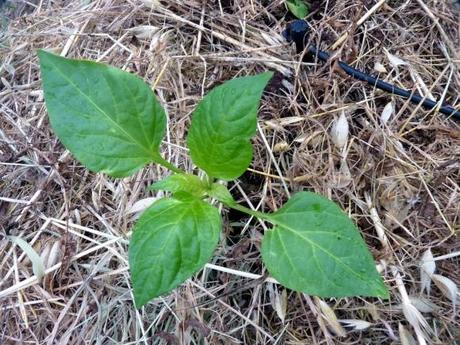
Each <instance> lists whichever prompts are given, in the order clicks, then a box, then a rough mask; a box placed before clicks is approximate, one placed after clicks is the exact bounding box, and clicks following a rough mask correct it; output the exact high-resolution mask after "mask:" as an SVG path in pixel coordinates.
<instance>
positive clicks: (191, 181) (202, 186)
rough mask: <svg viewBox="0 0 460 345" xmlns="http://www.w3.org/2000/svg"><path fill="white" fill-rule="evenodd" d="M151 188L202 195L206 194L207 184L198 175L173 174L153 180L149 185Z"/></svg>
mask: <svg viewBox="0 0 460 345" xmlns="http://www.w3.org/2000/svg"><path fill="white" fill-rule="evenodd" d="M150 189H152V190H165V191H168V192H171V193H178V192H185V193H188V194H190V195H194V196H197V197H202V196H204V195H206V190H207V189H208V186H207V184H206V182H205V181H203V180H201V179H200V178H199V177H198V176H195V175H190V174H174V175H171V176H168V177H166V178H165V179H163V180H161V181H158V182H155V183H154V184H152V185H151V186H150Z"/></svg>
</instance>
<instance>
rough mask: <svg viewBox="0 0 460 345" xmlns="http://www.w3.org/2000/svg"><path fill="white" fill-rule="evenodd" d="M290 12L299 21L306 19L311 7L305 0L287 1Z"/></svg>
mask: <svg viewBox="0 0 460 345" xmlns="http://www.w3.org/2000/svg"><path fill="white" fill-rule="evenodd" d="M286 5H287V7H288V8H289V11H291V13H292V14H293V15H295V16H296V17H297V18H299V19H303V18H305V17H306V16H307V15H308V13H309V12H310V7H309V6H308V4H307V3H306V2H305V1H303V0H286Z"/></svg>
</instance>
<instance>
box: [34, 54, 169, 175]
mask: <svg viewBox="0 0 460 345" xmlns="http://www.w3.org/2000/svg"><path fill="white" fill-rule="evenodd" d="M38 56H39V58H40V69H41V75H42V79H43V88H44V91H45V101H46V106H47V108H48V113H49V117H50V121H51V125H52V127H53V129H54V131H55V132H56V134H57V136H58V137H59V139H61V141H62V142H63V143H64V145H65V147H66V148H67V149H68V150H69V151H70V152H72V153H73V155H74V156H75V157H76V158H77V159H78V160H79V161H80V162H82V163H83V164H84V165H85V166H86V167H87V168H88V169H90V170H92V171H96V172H104V173H106V174H108V175H111V176H114V177H123V176H128V175H131V174H132V173H134V172H135V171H137V170H139V169H140V168H142V167H143V166H144V165H145V164H147V163H150V162H158V161H161V160H162V159H161V156H160V152H159V145H160V143H161V140H162V138H163V134H164V131H165V126H166V116H165V113H164V110H163V108H162V107H161V105H160V104H159V102H158V101H157V100H156V98H155V96H154V94H153V92H152V90H151V89H150V88H149V86H148V85H146V84H145V83H144V81H143V80H142V79H140V78H138V77H137V76H135V75H132V74H130V73H127V72H124V71H122V70H120V69H117V68H114V67H110V66H107V65H103V64H100V63H96V62H91V61H84V60H71V59H66V58H63V57H60V56H57V55H53V54H50V53H47V52H45V51H43V50H41V51H39V53H38Z"/></svg>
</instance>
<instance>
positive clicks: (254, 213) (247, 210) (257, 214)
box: [226, 202, 270, 221]
mask: <svg viewBox="0 0 460 345" xmlns="http://www.w3.org/2000/svg"><path fill="white" fill-rule="evenodd" d="M226 205H227V206H228V207H230V208H233V209H234V210H238V211H241V212H244V213H247V214H249V215H251V216H253V217H256V218H260V219H263V220H267V221H270V216H269V215H268V214H266V213H263V212H259V211H255V210H251V209H250V208H247V207H245V206H242V205H240V204H237V203H236V202H235V203H234V204H226Z"/></svg>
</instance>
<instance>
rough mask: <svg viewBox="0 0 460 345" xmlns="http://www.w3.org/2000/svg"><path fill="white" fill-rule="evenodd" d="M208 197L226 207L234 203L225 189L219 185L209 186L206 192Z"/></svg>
mask: <svg viewBox="0 0 460 345" xmlns="http://www.w3.org/2000/svg"><path fill="white" fill-rule="evenodd" d="M208 195H209V196H210V197H212V198H214V199H216V200H218V201H220V202H223V203H224V204H226V205H233V204H235V203H236V201H235V200H234V199H233V196H232V195H231V194H230V192H229V191H228V189H227V187H225V186H224V185H221V184H219V183H213V184H212V185H211V188H210V189H209V190H208Z"/></svg>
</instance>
